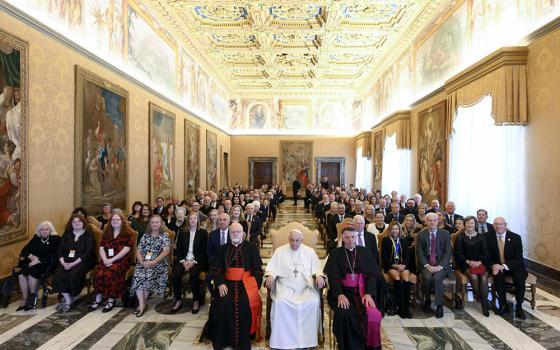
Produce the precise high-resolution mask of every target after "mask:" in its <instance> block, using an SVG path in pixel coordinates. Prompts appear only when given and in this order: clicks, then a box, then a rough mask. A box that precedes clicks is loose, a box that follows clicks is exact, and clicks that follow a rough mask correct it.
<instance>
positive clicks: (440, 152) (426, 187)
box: [418, 101, 447, 204]
mask: <svg viewBox="0 0 560 350" xmlns="http://www.w3.org/2000/svg"><path fill="white" fill-rule="evenodd" d="M445 114H446V102H445V101H442V102H440V103H438V104H436V105H435V106H432V107H430V108H428V109H426V110H423V111H422V112H420V113H419V114H418V191H419V193H420V194H421V195H422V197H423V198H424V201H425V202H426V203H430V202H431V201H432V200H433V199H437V200H439V201H440V203H442V204H443V203H444V202H445V199H446V196H447V193H446V190H447V138H446V137H445V136H446V135H445V121H446V116H445Z"/></svg>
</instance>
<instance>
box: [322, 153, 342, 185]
mask: <svg viewBox="0 0 560 350" xmlns="http://www.w3.org/2000/svg"><path fill="white" fill-rule="evenodd" d="M345 161H346V158H344V157H329V158H318V157H317V158H315V168H316V169H317V183H318V184H319V183H321V179H323V178H324V177H325V176H326V177H327V178H328V179H329V185H334V186H340V185H342V184H344V181H345V178H344V164H345Z"/></svg>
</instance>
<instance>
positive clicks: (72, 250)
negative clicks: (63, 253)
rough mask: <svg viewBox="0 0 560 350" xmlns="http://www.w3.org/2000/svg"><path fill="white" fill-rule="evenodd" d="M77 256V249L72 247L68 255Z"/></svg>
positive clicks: (70, 256)
mask: <svg viewBox="0 0 560 350" xmlns="http://www.w3.org/2000/svg"><path fill="white" fill-rule="evenodd" d="M75 256H76V251H75V250H74V249H70V251H69V252H68V257H69V258H73V257H75Z"/></svg>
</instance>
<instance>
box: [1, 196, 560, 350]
mask: <svg viewBox="0 0 560 350" xmlns="http://www.w3.org/2000/svg"><path fill="white" fill-rule="evenodd" d="M302 204H303V203H301V204H300V206H297V207H294V206H292V205H291V201H288V202H286V203H284V204H283V206H282V207H281V209H280V212H279V213H278V216H277V219H276V222H274V223H273V224H272V228H278V227H282V226H284V225H286V224H287V223H288V222H290V221H298V222H301V223H303V224H304V225H306V226H308V227H309V228H311V229H315V228H316V224H315V220H314V219H313V218H312V216H311V215H310V214H307V213H305V211H304V210H303V207H302V206H301V205H302ZM317 252H318V254H319V257H320V258H324V257H325V249H324V246H323V244H322V243H320V244H319V246H318V249H317ZM271 253H272V245H271V243H270V242H269V241H268V242H265V243H264V247H263V248H262V249H261V255H262V257H263V262H264V263H265V264H266V263H267V262H268V261H269V259H270V255H271ZM539 281H540V280H539ZM542 281H543V283H542V286H543V288H538V289H537V297H538V298H537V299H538V300H537V306H536V308H535V310H531V308H530V305H529V304H528V303H525V305H524V308H525V311H526V314H527V320H525V321H520V320H518V319H515V318H513V317H512V316H513V315H507V316H505V317H498V316H495V315H493V314H492V315H491V316H490V317H488V318H487V317H484V316H483V315H482V312H481V310H480V306H479V303H476V302H468V303H466V305H465V309H464V310H461V311H457V310H454V309H453V308H452V304H451V301H450V300H448V301H447V303H446V307H445V313H444V317H443V318H442V319H436V318H435V317H433V316H430V317H428V316H427V315H425V314H423V313H422V311H421V307H420V306H419V305H417V306H416V307H415V308H414V309H413V314H414V318H413V319H406V320H402V319H400V318H399V317H397V316H386V317H385V318H384V319H383V323H382V328H383V330H382V332H383V333H382V339H383V348H384V349H403V350H404V349H442V350H443V349H445V350H447V349H474V350H479V349H480V350H483V349H504V350H510V349H512V350H528V349H531V350H533V349H535V350H537V349H560V283H558V281H553V280H550V279H546V278H543V279H542ZM262 295H263V301H265V300H264V299H265V297H266V292H265V290H264V289H263V290H262ZM509 297H510V298H513V296H511V295H510V296H509ZM54 298H55V296H51V299H50V300H49V303H48V306H47V307H46V308H39V309H36V310H33V311H28V312H21V311H20V312H16V311H15V309H16V308H17V306H18V305H19V302H17V301H15V302H13V303H11V304H10V305H9V306H8V307H7V308H5V309H0V350H2V349H10V350H12V349H14V350H15V349H25V350H31V349H49V350H50V349H65V350H70V349H75V350H85V349H119V350H121V349H162V350H163V349H171V350H173V349H211V348H212V346H211V344H210V343H208V342H202V343H201V342H200V341H199V339H200V334H201V332H202V328H203V326H204V324H205V322H206V319H207V318H208V305H205V306H203V307H202V308H201V311H200V312H199V313H198V314H197V315H192V314H191V313H190V312H188V311H189V310H188V309H185V310H184V312H183V313H179V314H175V315H169V314H166V313H167V311H168V310H169V308H171V301H170V300H167V301H163V300H162V298H152V299H151V300H150V308H149V310H148V311H147V312H146V313H145V314H144V316H142V317H140V318H137V317H135V316H134V315H133V314H132V311H133V310H130V309H125V308H121V307H115V308H114V309H113V310H112V311H111V312H109V313H105V314H104V313H101V312H100V311H97V312H94V313H87V307H88V305H87V303H86V301H85V297H84V298H82V299H81V300H80V303H79V304H78V305H77V306H76V307H75V308H73V309H72V310H71V311H70V312H68V313H66V314H59V313H57V312H56V311H55V309H54V308H55V306H54V304H55V299H54ZM264 305H266V304H264ZM263 318H264V315H263ZM262 324H263V334H264V325H265V324H266V322H265V321H264V319H263V323H262ZM328 325H329V311H328V306H327V307H326V310H325V320H324V328H325V342H324V344H323V345H322V346H321V348H325V349H331V348H334V343H333V339H332V336H331V334H330V332H329V329H328ZM253 349H267V344H266V342H265V341H264V340H261V341H260V342H255V343H254V344H253Z"/></svg>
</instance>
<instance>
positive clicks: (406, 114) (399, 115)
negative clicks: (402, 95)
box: [369, 110, 412, 133]
mask: <svg viewBox="0 0 560 350" xmlns="http://www.w3.org/2000/svg"><path fill="white" fill-rule="evenodd" d="M411 115H412V111H410V110H401V111H396V112H395V113H393V114H391V115H390V116H388V117H387V118H385V119H383V120H382V121H380V122H379V123H377V124H376V125H374V126H373V127H372V128H371V130H370V131H369V133H372V132H373V133H376V132H377V131H379V129H384V128H385V127H386V126H388V125H391V124H393V123H395V122H398V121H400V120H410V116H411Z"/></svg>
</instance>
